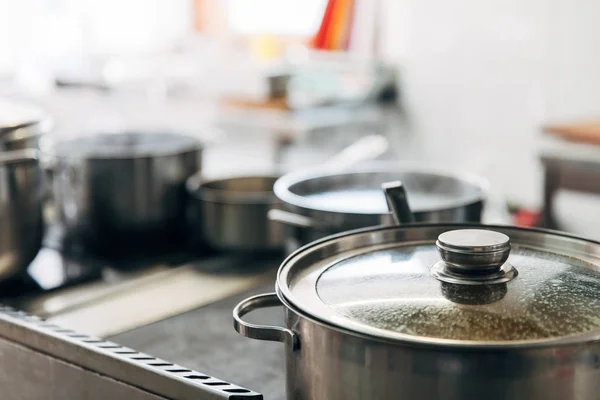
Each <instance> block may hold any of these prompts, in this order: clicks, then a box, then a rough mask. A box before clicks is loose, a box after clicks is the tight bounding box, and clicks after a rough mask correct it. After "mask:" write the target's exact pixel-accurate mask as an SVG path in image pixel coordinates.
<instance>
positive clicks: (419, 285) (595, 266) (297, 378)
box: [233, 184, 600, 400]
mask: <svg viewBox="0 0 600 400" xmlns="http://www.w3.org/2000/svg"><path fill="white" fill-rule="evenodd" d="M386 191H387V193H388V200H389V202H390V204H391V205H393V207H392V209H394V210H405V211H406V210H409V207H407V205H406V204H402V201H403V200H402V199H405V198H406V195H405V193H403V189H402V186H401V185H398V184H395V185H388V186H387V187H386ZM408 196H409V199H410V193H409V194H408ZM396 217H397V219H398V220H401V219H402V216H401V215H397V216H396ZM599 293H600V243H598V242H594V241H591V240H586V239H582V238H577V237H573V236H570V235H566V234H562V233H558V232H550V231H542V230H533V229H523V228H516V227H509V226H486V225H476V224H448V223H442V224H412V225H400V226H387V227H376V228H370V229H362V230H356V231H352V232H345V233H342V234H339V235H335V236H331V237H328V238H325V239H322V240H320V241H317V242H313V243H311V244H309V245H307V246H305V247H304V248H302V249H300V250H298V251H297V252H295V253H294V254H292V255H291V256H289V257H288V258H287V259H286V260H285V261H284V262H283V264H282V265H281V267H280V268H279V271H278V274H277V282H276V293H268V294H262V295H258V296H254V297H251V298H248V299H246V300H244V301H242V302H241V303H239V304H238V305H237V306H236V308H235V309H234V311H233V317H234V327H235V329H236V330H237V331H238V332H239V333H240V334H242V335H244V336H247V337H249V338H253V339H259V340H269V341H279V342H283V343H285V348H286V353H285V358H286V376H287V398H288V399H289V400H296V399H297V400H300V399H302V400H321V399H328V400H342V399H343V400H359V399H365V400H366V399H406V400H409V399H410V400H412V399H420V400H442V399H456V400H459V399H483V398H484V399H487V400H509V399H510V400H532V399H539V400H595V399H597V398H598V381H599V379H600V363H599V361H598V360H600V318H598V316H599V315H600V296H599ZM273 306H283V308H284V312H285V324H284V325H285V326H284V327H277V326H262V325H256V324H250V323H247V322H246V321H244V320H243V319H242V318H243V316H244V315H245V314H246V313H248V312H250V311H252V310H255V309H260V308H265V307H273Z"/></svg>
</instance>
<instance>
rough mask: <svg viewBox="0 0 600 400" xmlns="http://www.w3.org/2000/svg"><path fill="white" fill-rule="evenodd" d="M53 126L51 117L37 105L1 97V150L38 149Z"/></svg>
mask: <svg viewBox="0 0 600 400" xmlns="http://www.w3.org/2000/svg"><path fill="white" fill-rule="evenodd" d="M51 128H52V121H51V119H50V117H49V116H48V114H46V113H45V112H44V111H43V110H42V109H40V108H38V107H37V106H34V105H32V104H29V103H26V102H23V101H17V100H13V99H6V98H3V99H2V98H0V150H20V149H37V148H38V147H39V141H40V138H41V137H42V136H43V135H44V134H46V133H48V132H49V131H50V129H51Z"/></svg>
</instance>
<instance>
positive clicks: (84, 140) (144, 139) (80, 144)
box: [43, 131, 201, 158]
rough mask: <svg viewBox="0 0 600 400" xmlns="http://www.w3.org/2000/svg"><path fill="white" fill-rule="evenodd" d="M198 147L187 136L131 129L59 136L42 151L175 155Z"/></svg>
mask: <svg viewBox="0 0 600 400" xmlns="http://www.w3.org/2000/svg"><path fill="white" fill-rule="evenodd" d="M200 147H201V144H200V142H199V140H198V139H196V138H193V137H191V136H187V135H182V134H175V133H169V132H146V131H135V132H119V133H99V134H94V135H90V136H82V137H77V138H69V139H59V140H58V141H56V142H55V143H52V144H51V145H50V147H49V148H45V149H43V150H46V151H48V152H50V153H52V154H53V155H56V156H59V157H68V158H72V157H77V158H82V157H85V158H130V157H151V156H161V155H169V154H178V153H181V152H185V151H191V150H195V149H198V148H200Z"/></svg>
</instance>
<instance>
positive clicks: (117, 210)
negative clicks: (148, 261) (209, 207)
mask: <svg viewBox="0 0 600 400" xmlns="http://www.w3.org/2000/svg"><path fill="white" fill-rule="evenodd" d="M42 149H43V150H42V151H44V152H45V153H46V154H49V155H50V158H51V159H52V169H53V171H54V182H53V194H54V200H55V203H56V208H57V215H58V220H59V222H60V223H62V224H63V225H64V227H65V228H66V231H67V233H71V234H72V236H77V237H79V238H80V239H81V240H82V241H83V243H84V244H85V245H87V246H89V247H91V248H96V249H99V250H103V251H106V250H120V249H122V248H128V247H129V246H132V245H136V244H140V245H147V244H150V243H153V242H157V243H161V244H162V243H163V242H171V241H172V242H176V241H179V240H181V238H182V236H183V234H184V227H185V221H184V216H185V199H186V196H185V181H186V179H187V178H188V177H190V176H191V175H192V174H193V173H194V172H195V171H198V170H199V169H200V166H201V161H202V160H201V156H202V145H201V143H200V142H199V141H198V140H197V139H195V138H193V137H190V136H187V135H181V134H174V133H163V132H144V131H139V132H121V133H110V134H96V135H92V136H86V137H79V138H71V139H63V140H60V139H59V140H57V141H55V142H50V141H48V142H45V143H43V146H42Z"/></svg>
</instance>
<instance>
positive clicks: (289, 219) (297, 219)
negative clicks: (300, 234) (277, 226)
mask: <svg viewBox="0 0 600 400" xmlns="http://www.w3.org/2000/svg"><path fill="white" fill-rule="evenodd" d="M267 217H268V218H269V220H271V221H275V222H280V223H283V224H286V225H291V226H296V227H299V228H314V229H319V228H321V226H320V224H319V222H318V221H315V220H314V219H313V218H309V217H305V216H304V215H299V214H295V213H292V212H289V211H284V210H280V209H278V208H273V209H271V210H269V212H268V214H267Z"/></svg>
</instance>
